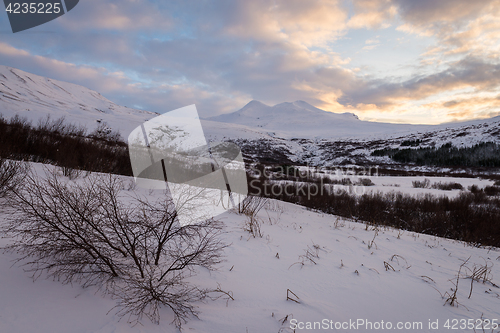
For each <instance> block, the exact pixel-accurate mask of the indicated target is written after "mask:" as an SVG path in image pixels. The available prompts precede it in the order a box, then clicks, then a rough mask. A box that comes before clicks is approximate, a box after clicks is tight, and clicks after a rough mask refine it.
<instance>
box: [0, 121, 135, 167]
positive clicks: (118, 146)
mask: <svg viewBox="0 0 500 333" xmlns="http://www.w3.org/2000/svg"><path fill="white" fill-rule="evenodd" d="M0 157H1V158H9V159H14V160H24V161H32V162H41V163H48V164H54V165H58V166H60V167H63V168H74V169H81V170H88V171H96V172H105V173H114V174H120V175H127V176H131V175H132V168H131V166H130V159H129V155H128V147H127V144H126V143H125V142H124V141H123V139H122V138H121V136H120V134H119V133H117V132H113V131H111V130H110V129H109V128H108V127H107V126H106V124H104V123H102V124H100V125H99V126H98V127H97V128H96V129H95V130H94V131H93V132H91V133H87V132H86V129H84V128H81V127H78V126H75V125H72V124H68V123H66V122H65V121H64V118H60V119H55V120H52V119H50V117H47V118H45V119H44V120H42V121H39V122H38V124H37V125H33V124H32V123H31V122H29V121H28V120H27V119H25V118H21V117H18V116H14V117H13V118H11V119H10V120H6V119H4V118H2V117H0Z"/></svg>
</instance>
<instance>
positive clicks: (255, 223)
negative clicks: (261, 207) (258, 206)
mask: <svg viewBox="0 0 500 333" xmlns="http://www.w3.org/2000/svg"><path fill="white" fill-rule="evenodd" d="M260 226H261V222H260V221H259V219H258V218H256V217H255V216H248V218H247V219H246V221H245V225H244V227H243V229H244V230H245V231H247V232H248V233H250V234H251V235H252V236H253V237H254V238H257V237H259V238H262V237H264V234H262V231H261V230H260Z"/></svg>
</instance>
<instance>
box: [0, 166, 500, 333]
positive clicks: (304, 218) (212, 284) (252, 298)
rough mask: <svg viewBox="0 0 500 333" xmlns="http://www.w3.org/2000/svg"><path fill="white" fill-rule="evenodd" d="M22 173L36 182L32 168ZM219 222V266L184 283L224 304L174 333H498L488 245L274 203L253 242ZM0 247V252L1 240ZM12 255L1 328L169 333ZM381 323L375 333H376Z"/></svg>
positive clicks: (4, 259)
mask: <svg viewBox="0 0 500 333" xmlns="http://www.w3.org/2000/svg"><path fill="white" fill-rule="evenodd" d="M34 167H35V169H36V170H37V172H39V173H40V174H43V171H42V168H41V165H34ZM124 180H125V181H130V179H128V180H127V179H126V178H124ZM76 181H77V182H78V181H81V179H80V180H76ZM130 191H131V190H130V189H128V190H124V192H126V193H125V194H127V192H128V193H129V194H132V192H130ZM146 192H147V191H146ZM150 195H152V196H155V195H158V194H157V193H156V194H155V193H153V194H150ZM219 217H220V218H221V219H222V220H223V221H224V224H225V234H224V235H223V237H224V240H225V241H226V242H227V243H229V244H230V246H229V247H228V248H227V249H226V250H225V256H226V257H225V261H224V262H223V263H222V264H221V265H220V266H219V267H218V270H217V271H212V272H209V271H207V270H204V269H201V270H199V271H198V272H197V276H193V277H191V278H190V281H191V282H192V283H194V284H196V285H199V286H201V287H206V288H213V289H215V288H217V287H218V285H219V286H220V288H222V289H223V290H225V291H228V292H230V295H232V297H233V298H234V300H231V299H230V298H229V297H221V298H219V299H217V300H215V301H210V300H207V301H206V302H203V303H201V302H199V303H196V306H197V307H198V310H199V311H200V315H199V319H196V318H190V320H189V321H188V322H187V323H186V324H185V325H183V332H203V333H235V332H236V333H238V332H241V333H246V332H248V333H262V332H271V333H276V332H279V333H287V332H288V333H291V332H294V328H296V330H295V332H320V331H323V330H322V329H319V328H318V326H316V329H305V328H306V327H307V325H316V324H314V323H320V324H321V325H324V323H325V322H326V323H327V327H328V329H324V330H325V331H338V332H346V331H349V329H335V327H336V326H335V325H344V324H343V323H349V322H355V323H356V325H358V324H359V326H356V328H357V329H356V331H361V332H373V331H377V332H389V331H393V332H403V331H410V332H448V331H450V330H452V329H451V327H453V325H455V327H456V329H455V330H454V331H460V332H465V331H467V332H473V330H472V329H468V328H467V329H459V328H460V327H461V326H460V325H463V321H465V325H469V323H470V322H472V323H473V324H474V328H476V332H483V330H482V329H481V323H482V322H481V320H482V319H484V320H486V319H488V320H490V324H488V325H489V327H490V329H488V330H485V331H486V332H490V333H491V332H495V333H497V332H499V331H500V329H494V330H492V329H491V328H492V326H493V325H492V324H491V321H493V320H495V321H496V322H497V323H498V321H499V319H500V289H499V288H498V287H497V285H499V284H500V252H499V250H498V249H497V248H492V249H484V248H474V247H470V246H468V245H466V244H464V243H462V242H458V241H453V240H448V239H443V238H438V237H432V236H428V235H422V234H417V233H412V232H404V231H398V230H394V229H391V228H385V227H379V228H374V227H372V226H368V227H367V226H366V225H364V224H362V223H356V222H353V221H350V220H345V219H342V218H338V217H336V216H333V215H324V214H318V213H315V212H311V211H308V210H306V209H305V208H303V207H299V206H295V205H292V204H287V203H282V202H277V201H271V202H269V203H268V204H267V206H266V207H265V208H264V209H263V210H261V211H260V213H259V214H258V219H259V220H260V221H261V223H262V225H261V231H262V235H263V237H262V238H260V237H257V238H254V237H252V236H251V235H250V234H249V233H248V232H246V231H244V225H245V221H246V220H247V219H248V217H246V216H244V215H238V214H236V213H234V212H227V213H225V214H223V215H221V216H219ZM1 242H2V245H5V243H6V242H7V240H5V239H3V240H2V241H1ZM16 258H17V256H16V254H5V253H3V254H1V255H0V269H1V271H2V274H1V275H0V295H1V296H2V297H1V298H0V299H1V301H0V314H1V316H0V331H1V332H9V333H25V332H41V333H49V332H50V333H67V332H72V333H84V332H85V333H112V332H121V333H139V332H142V333H146V332H147V333H156V332H158V333H159V332H164V333H178V332H179V331H178V330H177V329H176V328H175V327H174V326H173V325H170V324H169V323H170V321H172V319H173V315H172V312H171V311H170V310H169V309H167V308H163V309H161V311H160V316H161V318H162V321H161V322H160V325H154V324H152V323H150V322H149V321H148V320H147V319H146V318H145V319H144V320H143V322H142V325H136V326H132V325H130V324H129V323H127V321H126V318H124V319H122V320H121V321H120V320H119V319H120V318H119V317H118V316H116V315H115V311H114V310H111V309H112V308H113V307H114V306H115V305H116V303H115V301H113V300H112V299H110V298H109V297H103V296H101V295H100V294H99V293H98V292H96V290H95V288H93V287H90V288H86V289H82V288H81V287H79V286H78V285H76V284H75V285H73V286H70V285H62V284H61V283H60V282H58V281H53V280H46V279H44V276H42V277H40V278H39V279H38V280H37V281H35V282H34V283H33V281H32V280H31V278H30V274H29V273H27V272H25V271H23V269H22V268H20V267H18V266H12V260H14V259H16ZM468 258H469V260H468V261H467V259H468ZM466 261H467V262H466ZM464 262H466V263H465V264H464V266H463V267H462V270H461V272H460V276H459V280H458V291H457V301H458V304H459V305H455V306H451V305H449V304H446V305H445V302H446V299H447V297H448V296H447V295H450V294H453V289H454V288H456V287H455V285H454V283H456V281H457V276H458V274H459V272H458V271H459V268H460V266H461V265H462V264H463V263H464ZM484 267H486V270H487V274H486V280H487V281H486V282H485V283H483V282H479V281H474V282H472V281H471V278H470V276H471V275H472V274H473V272H478V270H479V269H481V268H484ZM471 282H472V292H471ZM287 290H290V292H289V293H288V296H290V298H291V299H290V300H287ZM291 292H293V294H292V293H291ZM447 293H448V294H447ZM294 294H295V295H294ZM110 310H111V311H110ZM108 311H109V313H108ZM107 313H108V314H107ZM358 320H359V321H358ZM361 320H362V321H361ZM468 320H470V322H469V321H468ZM382 321H383V322H384V324H383V325H384V326H383V327H384V328H385V329H382V328H380V327H381V326H380V325H382V324H381V323H382ZM436 321H438V322H437V325H438V326H437V329H430V328H429V322H431V323H433V325H434V323H436ZM447 321H448V322H447ZM367 322H369V323H371V325H372V328H371V329H370V326H367V325H370V324H368V323H367ZM447 324H448V326H449V327H450V328H449V329H447V327H446V325H447ZM329 325H333V328H331V327H332V326H329ZM388 325H391V329H388V327H389V326H388ZM401 325H402V326H401ZM408 325H409V326H408ZM420 325H421V326H420ZM377 326H378V327H379V329H377V330H375V329H374V328H373V327H377ZM299 327H303V328H304V329H299ZM321 327H322V328H324V327H325V326H321ZM398 327H402V328H401V329H398ZM404 327H406V329H404ZM408 327H410V329H408ZM433 327H435V326H433ZM485 327H488V326H485ZM351 328H352V327H351ZM353 331H354V330H353Z"/></svg>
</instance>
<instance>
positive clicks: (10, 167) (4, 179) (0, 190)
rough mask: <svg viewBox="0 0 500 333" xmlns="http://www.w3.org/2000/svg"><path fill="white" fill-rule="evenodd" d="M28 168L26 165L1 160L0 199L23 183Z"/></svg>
mask: <svg viewBox="0 0 500 333" xmlns="http://www.w3.org/2000/svg"><path fill="white" fill-rule="evenodd" d="M28 168H29V167H28V165H27V164H26V163H23V162H19V161H12V160H6V159H3V158H0V198H2V197H5V196H6V195H7V194H8V193H9V192H10V191H13V190H15V189H16V188H17V187H18V186H19V185H20V184H21V183H22V182H23V180H24V176H25V175H26V172H27V171H28Z"/></svg>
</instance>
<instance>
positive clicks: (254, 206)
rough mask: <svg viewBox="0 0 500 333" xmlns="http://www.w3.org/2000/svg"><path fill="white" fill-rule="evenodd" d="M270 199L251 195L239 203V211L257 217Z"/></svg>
mask: <svg viewBox="0 0 500 333" xmlns="http://www.w3.org/2000/svg"><path fill="white" fill-rule="evenodd" d="M268 201H269V199H268V198H264V197H259V196H254V195H249V196H247V197H246V198H245V200H243V201H242V202H241V203H240V204H239V205H238V213H239V214H244V215H247V216H249V217H255V216H256V215H257V213H258V212H259V211H260V210H261V209H262V208H264V206H266V205H267V203H268Z"/></svg>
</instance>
